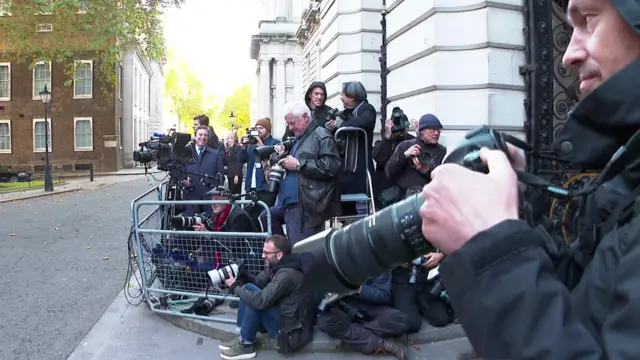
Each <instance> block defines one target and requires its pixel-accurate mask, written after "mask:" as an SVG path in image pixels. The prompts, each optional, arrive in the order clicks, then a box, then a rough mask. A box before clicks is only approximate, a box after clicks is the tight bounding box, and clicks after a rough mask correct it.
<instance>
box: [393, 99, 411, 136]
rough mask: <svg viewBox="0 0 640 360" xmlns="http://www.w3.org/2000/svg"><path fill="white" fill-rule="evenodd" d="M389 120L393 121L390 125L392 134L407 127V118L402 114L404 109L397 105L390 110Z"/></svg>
mask: <svg viewBox="0 0 640 360" xmlns="http://www.w3.org/2000/svg"><path fill="white" fill-rule="evenodd" d="M391 121H392V122H393V126H392V127H391V133H393V134H397V133H399V132H402V131H404V130H406V129H408V128H409V118H408V117H407V115H405V114H404V111H402V109H400V108H399V107H397V106H396V107H394V108H393V110H391Z"/></svg>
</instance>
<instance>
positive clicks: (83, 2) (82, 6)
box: [76, 0, 89, 15]
mask: <svg viewBox="0 0 640 360" xmlns="http://www.w3.org/2000/svg"><path fill="white" fill-rule="evenodd" d="M76 6H77V7H78V9H77V10H76V14H78V15H84V14H86V13H87V12H88V11H89V2H88V1H87V0H78V4H77V5H76Z"/></svg>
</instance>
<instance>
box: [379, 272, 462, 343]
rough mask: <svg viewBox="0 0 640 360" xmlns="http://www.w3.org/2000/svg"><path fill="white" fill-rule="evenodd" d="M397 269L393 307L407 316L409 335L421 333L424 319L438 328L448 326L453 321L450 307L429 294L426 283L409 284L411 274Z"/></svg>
mask: <svg viewBox="0 0 640 360" xmlns="http://www.w3.org/2000/svg"><path fill="white" fill-rule="evenodd" d="M399 270H400V271H399ZM402 270H404V269H396V270H394V272H393V280H394V281H393V282H392V286H391V296H392V299H393V307H394V308H396V309H398V310H400V311H402V312H403V313H404V314H406V315H407V316H406V320H407V324H406V325H407V333H415V332H418V331H420V327H421V326H422V317H424V318H425V319H426V320H427V322H428V323H429V324H431V325H432V326H436V327H442V326H446V325H448V324H450V323H451V321H452V320H453V314H452V312H451V309H450V308H449V305H447V304H446V303H445V302H444V301H442V300H441V299H438V298H436V297H434V296H432V295H431V294H429V286H428V284H424V283H420V282H419V283H417V284H409V282H408V281H407V280H406V279H408V278H409V272H408V269H407V272H406V274H405V272H404V271H402Z"/></svg>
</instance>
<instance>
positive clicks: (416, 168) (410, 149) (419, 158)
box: [385, 114, 447, 193]
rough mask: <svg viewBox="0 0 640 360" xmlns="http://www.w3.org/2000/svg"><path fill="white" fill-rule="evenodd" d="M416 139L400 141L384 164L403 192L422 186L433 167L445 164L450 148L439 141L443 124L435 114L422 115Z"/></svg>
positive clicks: (429, 177)
mask: <svg viewBox="0 0 640 360" xmlns="http://www.w3.org/2000/svg"><path fill="white" fill-rule="evenodd" d="M417 130H418V131H417V133H416V136H417V137H416V138H415V139H410V140H405V141H403V142H401V143H400V144H398V146H397V147H396V149H395V151H394V152H393V155H392V156H391V158H390V159H389V161H388V162H387V165H386V166H385V173H386V174H387V178H388V179H389V180H390V181H393V182H395V185H397V186H398V187H399V188H400V189H401V190H402V192H404V193H406V192H408V191H409V190H411V189H413V188H418V189H422V187H423V186H425V185H427V184H428V183H429V181H430V179H431V171H433V169H435V167H436V166H438V165H440V164H442V160H443V159H444V156H445V155H446V154H447V148H446V147H445V146H443V145H440V144H438V140H440V133H441V131H442V124H441V123H440V120H438V118H437V117H436V116H435V115H433V114H425V115H422V117H421V118H420V121H419V122H418V129H417Z"/></svg>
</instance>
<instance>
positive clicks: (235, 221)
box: [222, 205, 258, 233]
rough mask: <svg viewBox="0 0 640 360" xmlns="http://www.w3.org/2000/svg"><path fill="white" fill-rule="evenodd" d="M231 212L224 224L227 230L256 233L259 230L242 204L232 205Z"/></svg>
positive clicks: (223, 226)
mask: <svg viewBox="0 0 640 360" xmlns="http://www.w3.org/2000/svg"><path fill="white" fill-rule="evenodd" d="M231 206H232V208H231V212H229V216H228V217H227V220H226V221H225V222H224V224H223V225H222V228H223V229H224V230H223V231H225V232H240V233H254V232H258V230H257V229H256V225H255V222H254V221H253V219H252V218H251V216H250V215H249V214H248V213H247V212H246V211H245V210H244V209H243V208H241V207H240V206H236V205H231Z"/></svg>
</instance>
